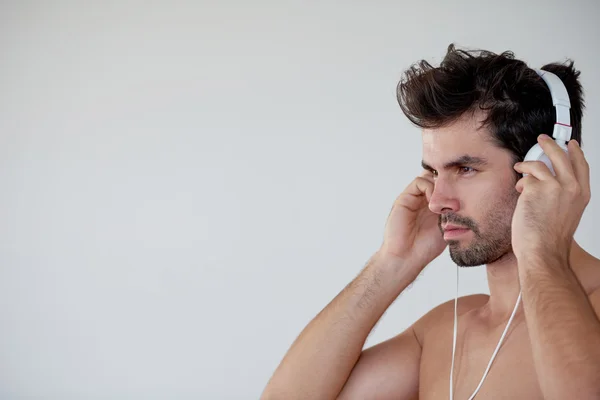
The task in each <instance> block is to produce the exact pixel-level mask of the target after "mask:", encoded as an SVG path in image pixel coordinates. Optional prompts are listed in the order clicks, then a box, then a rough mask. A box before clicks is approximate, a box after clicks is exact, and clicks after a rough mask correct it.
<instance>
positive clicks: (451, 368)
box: [450, 265, 521, 400]
mask: <svg viewBox="0 0 600 400" xmlns="http://www.w3.org/2000/svg"><path fill="white" fill-rule="evenodd" d="M458 270H459V267H458V265H457V266H456V297H455V298H454V339H453V341H452V366H451V367H450V400H453V398H454V393H453V389H452V376H453V374H454V354H455V352H456V336H457V332H458V316H457V304H458ZM520 301H521V291H519V297H517V303H516V304H515V308H514V309H513V312H512V314H511V316H510V318H509V319H508V322H507V324H506V328H504V332H502V336H501V337H500V341H499V342H498V345H497V346H496V350H494V354H492V358H491V359H490V362H489V363H488V366H487V368H486V370H485V372H484V373H483V377H482V378H481V382H479V386H477V388H476V389H475V391H474V392H473V394H472V395H471V397H469V400H472V399H473V398H474V397H475V395H476V394H477V392H478V391H479V389H480V388H481V385H483V381H484V380H485V377H486V376H487V374H488V372H489V370H490V368H491V366H492V362H493V361H494V358H496V354H498V350H500V345H501V344H502V341H503V340H504V336H506V332H508V327H509V326H510V323H511V322H512V320H513V318H514V317H515V314H516V313H517V309H518V308H519V302H520Z"/></svg>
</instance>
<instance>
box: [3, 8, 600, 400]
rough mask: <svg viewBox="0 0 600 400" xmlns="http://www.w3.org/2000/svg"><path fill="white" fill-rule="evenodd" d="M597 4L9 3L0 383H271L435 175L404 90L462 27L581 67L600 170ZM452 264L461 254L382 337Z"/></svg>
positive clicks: (472, 287)
mask: <svg viewBox="0 0 600 400" xmlns="http://www.w3.org/2000/svg"><path fill="white" fill-rule="evenodd" d="M485 3H489V4H485ZM599 16H600V5H599V3H598V2H597V1H594V0H589V1H583V0H579V1H571V2H564V1H560V2H559V1H515V0H510V1H504V2H485V1H481V0H478V1H451V2H450V1H429V2H417V1H410V2H409V1H370V2H366V1H364V2H358V1H354V2H332V1H319V2H317V1H312V2H300V1H294V2H292V1H252V2H243V1H236V2H226V1H220V2H216V1H215V2H208V1H196V2H191V1H188V2H184V1H179V2H171V1H162V2H159V1H153V2H151V1H146V2H141V1H140V2H132V1H124V2H116V1H114V2H113V1H111V2H108V1H107V2H77V1H72V2H65V1H47V2H46V1H41V0H40V1H37V2H32V1H16V0H15V1H2V2H0V51H1V53H0V54H1V58H2V61H1V62H0V93H1V96H0V187H1V188H2V190H1V194H0V327H1V333H0V398H1V399H25V398H27V399H30V398H35V399H62V400H68V399H108V398H110V399H192V398H195V399H198V398H200V399H256V398H258V397H259V395H260V393H261V392H262V390H263V388H264V386H265V385H266V383H267V380H268V378H269V377H270V376H271V374H272V373H273V371H274V369H275V367H276V366H277V364H278V363H279V361H280V360H281V359H282V357H283V355H284V353H285V352H286V350H287V349H288V347H289V346H290V345H291V343H292V341H293V340H294V339H295V338H296V336H297V335H298V334H299V333H300V331H301V330H302V329H303V328H304V326H305V325H306V324H307V323H308V322H309V321H310V320H311V319H312V318H313V317H314V316H315V315H316V314H317V313H318V312H319V311H320V310H321V309H322V308H323V307H324V306H325V305H326V304H327V303H328V302H329V301H330V300H331V299H332V298H333V297H334V296H335V295H337V294H338V292H339V291H340V290H342V289H343V287H344V286H345V285H346V284H347V283H348V282H349V281H350V280H351V279H353V278H354V277H355V276H356V275H357V274H358V273H359V271H360V270H361V269H362V268H363V267H364V265H365V263H366V261H367V260H368V259H369V257H370V256H371V255H372V254H373V252H375V251H376V250H377V248H378V247H379V245H380V243H381V239H382V234H383V227H384V224H385V219H386V217H387V215H388V212H389V209H390V207H391V205H392V202H393V201H394V199H395V198H396V196H397V195H398V194H399V193H400V192H401V191H402V190H403V189H404V187H405V186H406V185H407V184H408V183H409V182H410V181H411V180H412V179H413V177H414V176H415V175H416V174H417V173H418V172H419V171H420V161H421V135H420V132H419V130H418V129H417V128H414V127H412V126H411V125H410V124H409V123H408V121H407V120H406V118H405V117H404V116H403V115H402V113H401V112H400V109H399V107H398V104H397V102H396V97H395V96H396V95H395V88H396V84H397V82H398V80H399V79H400V77H401V74H402V71H403V70H405V69H406V68H408V67H409V66H410V64H412V63H414V62H416V61H418V60H420V59H422V58H425V59H428V60H429V61H431V62H432V63H437V62H439V61H440V59H441V57H443V55H444V54H445V51H446V48H447V46H448V44H450V43H451V42H454V43H456V44H457V45H459V46H465V47H468V48H484V49H488V50H492V51H496V52H501V51H504V50H512V51H514V52H515V54H516V56H517V57H518V58H521V59H523V60H525V61H526V62H528V63H530V65H531V66H532V67H540V66H541V65H543V64H545V63H548V62H553V61H564V60H565V59H566V58H567V57H568V58H572V59H573V60H575V65H576V67H577V68H579V69H580V70H581V71H582V75H581V80H582V82H583V85H584V88H585V91H586V100H587V105H588V108H587V111H586V114H585V117H584V128H583V136H584V140H583V141H584V150H585V153H586V156H587V158H588V161H589V163H590V166H591V169H592V189H593V190H594V188H597V187H599V186H600V181H599V180H598V174H597V173H596V171H598V169H599V168H600V164H599V156H600V152H599V150H598V146H599V143H600V142H599V138H598V134H597V131H598V128H599V127H600V112H599V111H600V79H599V78H598V76H597V71H598V68H599V66H600V57H599V54H600V52H599V51H598V50H599V48H600V46H599V38H600V25H598V23H597V21H598V17H599ZM599 212H600V203H599V201H598V200H597V199H596V198H594V197H593V198H592V202H591V204H590V205H589V206H588V208H587V210H586V212H585V215H584V217H583V220H582V222H581V224H580V227H579V230H578V232H577V235H576V238H577V239H578V240H579V242H580V243H581V244H582V246H583V247H584V248H586V249H588V250H589V251H591V252H592V253H594V252H595V254H596V255H600V253H598V252H597V250H596V247H595V246H594V245H595V244H597V243H598V239H597V237H595V234H596V229H597V226H595V225H594V223H593V221H594V220H595V221H598V220H600V219H599V215H598V214H599ZM460 272H461V275H460V280H461V287H460V292H461V295H462V294H468V293H486V292H487V285H486V280H485V279H486V277H485V269H484V268H483V267H479V268H471V269H461V271H460ZM455 280H456V267H455V265H454V264H453V263H452V261H451V260H450V258H449V257H448V254H447V252H445V253H444V254H443V255H442V256H440V257H439V258H438V259H437V260H435V261H434V262H433V263H432V264H431V265H430V266H429V267H428V268H427V269H426V270H425V271H424V273H423V274H422V275H421V276H420V277H419V278H418V279H417V281H416V282H415V284H414V285H412V286H411V287H410V288H409V289H408V290H407V291H405V292H404V293H403V294H402V295H401V296H400V297H399V299H398V300H397V301H396V302H395V303H394V304H393V305H392V306H391V307H390V309H389V310H388V312H387V313H386V314H385V315H384V317H383V319H382V320H381V321H380V323H379V324H377V325H376V327H375V330H374V331H373V332H372V334H371V336H370V337H369V338H368V341H367V346H370V345H373V344H375V343H378V342H380V341H382V340H385V339H387V338H389V337H391V336H393V335H395V334H397V333H399V332H400V331H402V330H403V329H405V328H406V327H407V326H409V325H410V324H411V323H412V322H414V321H415V320H416V319H417V318H419V317H420V316H421V315H423V314H424V313H425V312H427V311H428V310H430V309H431V308H433V307H434V306H436V305H437V304H439V303H441V302H443V301H446V300H449V299H452V298H453V297H454V294H455V290H456V288H455ZM451 341H452V338H448V346H449V349H451V343H452V342H451ZM449 351H450V350H449Z"/></svg>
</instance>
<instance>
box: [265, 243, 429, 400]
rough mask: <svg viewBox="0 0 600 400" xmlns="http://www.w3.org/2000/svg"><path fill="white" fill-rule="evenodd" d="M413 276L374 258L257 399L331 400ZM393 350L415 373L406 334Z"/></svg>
mask: <svg viewBox="0 0 600 400" xmlns="http://www.w3.org/2000/svg"><path fill="white" fill-rule="evenodd" d="M419 272H420V269H416V268H414V267H412V266H408V265H403V264H402V262H400V261H398V259H393V258H390V257H387V258H386V257H382V256H380V255H379V253H376V254H375V255H374V256H373V257H372V258H371V259H370V260H369V262H368V263H367V266H366V267H365V268H364V269H363V271H362V272H361V273H360V274H359V275H358V276H357V277H356V278H355V279H354V280H353V281H352V282H351V283H350V284H348V285H347V286H346V287H345V288H344V290H342V291H341V292H340V293H339V294H338V295H337V296H336V297H335V298H334V299H333V300H332V301H331V302H330V303H329V304H328V305H327V306H326V307H325V308H324V309H323V310H322V311H321V312H320V313H319V314H318V315H317V316H316V317H315V318H314V319H313V320H312V321H311V322H310V323H309V324H308V326H307V327H306V328H305V329H304V330H303V331H302V333H301V334H300V335H299V336H298V338H297V339H296V340H295V341H294V343H293V344H292V346H291V347H290V349H289V350H288V352H287V354H286V355H285V357H284V358H283V360H282V361H281V363H280V364H279V366H278V367H277V369H276V370H275V373H274V374H273V376H272V377H271V379H270V380H269V382H268V384H267V387H266V388H265V390H264V392H263V394H262V396H261V399H263V400H267V399H268V400H272V399H285V400H292V399H335V398H337V397H338V395H339V394H340V391H341V390H342V388H343V387H344V385H345V383H346V381H347V380H348V377H349V376H350V374H351V372H352V370H353V368H354V367H355V365H356V363H357V361H358V360H359V357H360V356H361V351H362V348H363V346H364V344H365V341H366V339H367V337H368V335H369V333H370V332H371V330H372V329H373V327H374V326H375V324H376V323H377V321H378V320H379V319H380V318H381V316H382V315H383V313H384V312H385V311H386V310H387V308H388V307H389V306H390V304H391V303H392V302H393V301H394V300H395V299H396V298H397V297H398V295H399V294H400V293H401V292H402V291H403V290H404V289H405V288H406V287H407V286H408V285H409V284H410V283H411V282H412V281H413V280H414V279H415V278H416V275H418V273H419ZM394 345H396V346H401V347H406V348H407V351H406V354H407V356H408V358H407V360H408V361H407V363H408V364H410V366H408V367H407V371H409V370H411V371H414V370H415V368H418V360H419V358H417V354H416V353H417V352H418V351H417V348H418V347H415V341H414V339H413V338H411V337H410V334H405V335H404V336H402V338H401V339H400V340H397V341H395V342H394ZM384 346H385V345H384ZM417 346H418V343H417ZM419 356H420V353H419ZM365 357H368V355H367V356H365ZM400 362H402V361H400ZM415 365H416V367H415ZM410 376H414V375H407V377H406V379H405V380H406V391H407V392H412V391H414V388H415V387H416V385H418V381H417V382H415V379H414V378H410ZM348 392H349V391H348Z"/></svg>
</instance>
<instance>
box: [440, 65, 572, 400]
mask: <svg viewBox="0 0 600 400" xmlns="http://www.w3.org/2000/svg"><path fill="white" fill-rule="evenodd" d="M535 72H537V74H538V75H539V76H541V77H542V79H543V80H544V82H546V84H547V85H548V87H549V88H550V95H551V96H552V104H553V105H554V107H555V108H556V122H555V123H554V131H553V132H552V137H553V138H554V140H555V141H556V143H558V145H559V146H560V147H561V148H562V149H563V150H564V151H565V152H567V142H568V141H569V140H570V139H571V130H572V129H571V115H570V110H571V101H570V100H569V94H568V93H567V88H566V87H565V85H564V84H563V82H562V81H561V80H560V78H559V77H558V76H556V75H554V74H553V73H551V72H548V71H543V70H539V69H536V70H535ZM524 161H542V162H543V163H544V164H546V165H547V166H548V168H549V169H550V171H551V172H552V174H553V175H555V172H554V168H553V167H552V163H551V162H550V159H549V158H548V156H547V155H546V154H545V153H544V151H543V150H542V148H541V147H540V145H539V144H538V143H536V144H535V146H533V147H532V148H531V149H530V150H529V151H528V152H527V155H526V156H525V159H524ZM458 270H459V267H458V265H457V266H456V297H455V298H454V339H453V343H452V366H451V367H450V400H453V398H454V393H453V389H452V376H453V372H454V354H455V352H456V336H457V332H458V316H457V305H458ZM520 301H521V292H519V297H517V303H516V304H515V308H514V309H513V312H512V314H511V316H510V318H509V319H508V322H507V324H506V328H504V332H502V336H500V341H499V342H498V345H497V346H496V350H494V353H493V354H492V358H491V359H490V362H489V363H488V366H487V368H486V370H485V372H484V373H483V377H482V378H481V381H480V382H479V385H478V386H477V388H476V389H475V391H474V392H473V394H472V395H471V397H469V400H472V399H473V398H474V397H475V395H476V394H477V392H478V391H479V389H480V388H481V385H483V381H484V380H485V377H486V376H487V374H488V372H489V370H490V367H491V366H492V362H493V361H494V358H496V354H498V350H500V345H501V344H502V341H503V340H504V336H506V332H507V331H508V327H509V326H510V323H511V322H512V320H513V318H514V316H515V314H516V312H517V308H518V307H519V303H520Z"/></svg>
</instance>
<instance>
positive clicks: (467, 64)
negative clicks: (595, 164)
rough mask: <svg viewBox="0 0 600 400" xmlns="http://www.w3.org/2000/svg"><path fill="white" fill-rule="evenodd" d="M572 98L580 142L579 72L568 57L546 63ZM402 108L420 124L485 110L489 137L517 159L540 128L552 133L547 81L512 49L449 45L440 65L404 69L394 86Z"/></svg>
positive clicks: (423, 64)
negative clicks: (470, 48) (496, 49)
mask: <svg viewBox="0 0 600 400" xmlns="http://www.w3.org/2000/svg"><path fill="white" fill-rule="evenodd" d="M541 69H543V70H546V71H549V72H552V73H554V74H555V75H557V76H558V77H559V78H560V79H561V80H562V82H563V83H564V85H565V87H566V88H567V92H568V93H569V97H570V100H571V126H572V135H571V139H576V140H577V141H578V142H579V143H581V119H582V114H583V109H584V101H583V89H582V87H581V83H580V82H579V75H580V72H579V71H578V70H576V69H575V68H574V67H573V61H572V60H569V59H567V61H565V62H564V63H550V64H546V65H544V66H543V67H541ZM397 97H398V103H399V104H400V108H401V109H402V112H403V113H404V114H405V115H406V116H407V117H408V119H409V120H410V121H411V122H412V123H413V124H414V125H416V126H418V127H420V128H425V129H431V128H440V127H443V126H446V125H448V124H451V123H453V122H455V121H456V120H458V119H459V118H461V117H462V116H463V115H464V114H466V113H467V112H476V111H478V110H482V111H484V113H485V114H484V115H485V118H484V120H483V122H482V125H483V126H485V127H486V128H488V130H489V132H490V133H491V136H492V140H493V141H494V142H495V144H497V145H498V146H499V147H501V148H505V149H507V150H509V151H510V152H511V153H512V154H513V158H514V160H515V161H522V160H523V158H524V157H525V154H526V153H527V151H528V150H529V149H530V148H531V147H532V146H533V145H534V144H535V143H536V142H537V136H538V135H539V134H541V133H546V134H548V135H552V131H553V126H554V122H555V120H556V111H555V108H554V106H553V105H552V97H551V95H550V90H549V89H548V86H547V84H546V83H545V82H544V81H543V80H542V78H541V77H540V76H538V74H537V73H536V72H535V71H534V70H533V69H531V68H530V67H528V66H527V64H526V63H525V62H523V61H521V60H517V59H515V57H514V53H513V52H511V51H505V52H503V53H501V54H495V53H493V52H491V51H486V50H460V49H457V48H456V47H455V46H454V44H450V45H449V46H448V49H447V53H446V55H445V57H444V59H443V60H442V62H441V63H440V65H439V67H433V66H432V65H431V64H430V63H429V62H427V61H426V60H421V61H419V62H417V63H415V64H413V65H412V66H411V67H410V68H409V69H408V70H406V71H405V72H404V74H403V76H402V79H401V80H400V82H399V83H398V86H397Z"/></svg>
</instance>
